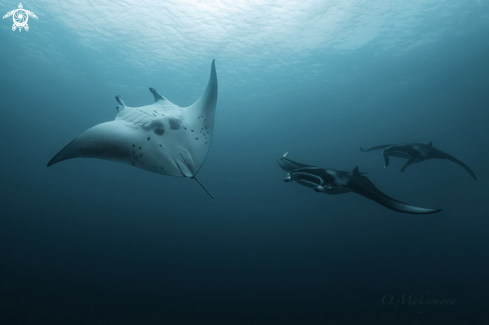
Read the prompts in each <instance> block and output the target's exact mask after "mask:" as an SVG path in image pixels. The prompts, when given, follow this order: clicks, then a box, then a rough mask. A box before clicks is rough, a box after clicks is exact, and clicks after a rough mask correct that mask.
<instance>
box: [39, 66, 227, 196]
mask: <svg viewBox="0 0 489 325" xmlns="http://www.w3.org/2000/svg"><path fill="white" fill-rule="evenodd" d="M217 88H218V87H217V76H216V67H215V60H213V61H212V64H211V72H210V77H209V81H208V83H207V88H206V89H205V91H204V93H203V94H202V95H201V96H200V98H199V99H197V101H196V102H195V103H193V104H192V105H190V106H188V107H180V106H177V105H175V104H173V103H172V102H170V101H169V100H168V99H166V98H165V97H164V96H162V95H161V94H160V93H159V92H158V91H157V90H156V89H154V88H150V89H149V90H150V91H151V93H152V94H153V96H154V103H153V104H150V105H146V106H141V107H129V106H126V104H125V103H124V101H123V100H122V99H121V98H120V97H119V96H116V100H117V102H118V103H119V106H117V107H116V109H117V115H116V117H115V120H113V121H110V122H105V123H102V124H98V125H95V126H94V127H92V128H90V129H88V130H86V131H85V132H83V133H82V134H80V135H79V136H77V137H76V138H75V139H74V140H73V141H71V142H70V143H69V144H68V145H67V146H66V147H64V148H63V149H62V150H61V151H60V152H58V153H57V154H56V155H55V156H54V157H53V159H51V160H50V161H49V163H48V166H51V165H54V164H56V163H58V162H60V161H63V160H67V159H71V158H98V159H105V160H110V161H115V162H119V163H123V164H127V165H131V166H135V167H138V168H141V169H144V170H147V171H150V172H153V173H158V174H163V175H170V176H177V177H190V178H193V179H195V180H196V181H197V182H198V183H199V184H200V185H201V186H202V188H203V189H204V190H205V191H206V192H207V193H208V194H209V195H210V196H211V197H212V198H214V196H213V195H212V194H211V193H210V192H209V191H208V190H207V189H206V188H205V187H204V186H203V185H202V183H200V181H199V180H198V179H197V177H196V176H197V173H198V172H199V170H200V168H201V167H202V164H203V163H204V160H205V158H206V156H207V152H208V151H209V147H210V145H211V142H212V135H213V130H214V115H215V111H216V103H217Z"/></svg>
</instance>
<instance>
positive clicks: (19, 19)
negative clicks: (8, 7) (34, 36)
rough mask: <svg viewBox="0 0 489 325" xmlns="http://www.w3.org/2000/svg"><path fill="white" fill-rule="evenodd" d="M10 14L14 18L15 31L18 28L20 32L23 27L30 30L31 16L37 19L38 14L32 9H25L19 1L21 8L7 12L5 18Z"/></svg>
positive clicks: (13, 27)
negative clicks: (29, 21)
mask: <svg viewBox="0 0 489 325" xmlns="http://www.w3.org/2000/svg"><path fill="white" fill-rule="evenodd" d="M10 16H13V20H14V24H13V25H12V30H13V31H15V30H16V29H17V28H18V29H19V32H21V31H22V28H24V29H25V30H26V31H29V25H27V21H28V20H29V16H31V17H32V18H36V19H37V16H36V15H35V14H34V13H33V12H32V11H29V10H25V9H24V6H22V3H19V9H15V10H12V11H9V12H7V14H6V15H5V16H3V18H7V17H10Z"/></svg>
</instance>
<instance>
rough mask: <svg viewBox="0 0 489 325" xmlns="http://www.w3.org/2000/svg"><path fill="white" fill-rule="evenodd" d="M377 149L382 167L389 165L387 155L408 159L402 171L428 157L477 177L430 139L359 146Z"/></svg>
mask: <svg viewBox="0 0 489 325" xmlns="http://www.w3.org/2000/svg"><path fill="white" fill-rule="evenodd" d="M379 149H383V150H382V155H383V156H384V160H385V165H384V168H385V167H387V166H388V165H389V156H391V157H399V158H406V159H408V161H407V162H406V164H405V165H404V166H402V168H401V172H404V171H405V170H406V168H408V167H409V166H411V165H412V164H414V163H417V162H421V161H425V160H428V159H447V160H450V161H452V162H454V163H456V164H457V165H459V166H461V167H462V168H463V169H465V171H466V172H467V173H469V175H470V176H472V178H473V179H475V180H476V179H477V177H475V173H474V172H473V171H472V169H470V168H469V166H467V165H466V164H464V163H463V162H461V161H460V160H458V159H457V158H455V157H453V156H451V155H449V154H447V153H444V152H443V151H441V150H438V149H436V148H435V147H433V142H432V141H430V143H428V144H424V143H411V144H404V145H396V144H384V145H381V146H375V147H372V148H369V149H363V148H362V147H360V150H361V151H362V152H367V151H372V150H379Z"/></svg>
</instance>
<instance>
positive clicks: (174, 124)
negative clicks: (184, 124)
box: [168, 118, 181, 130]
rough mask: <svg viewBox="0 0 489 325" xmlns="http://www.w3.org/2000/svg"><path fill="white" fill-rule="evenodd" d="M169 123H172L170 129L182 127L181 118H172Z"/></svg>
mask: <svg viewBox="0 0 489 325" xmlns="http://www.w3.org/2000/svg"><path fill="white" fill-rule="evenodd" d="M168 123H169V124H170V129H172V130H178V129H179V128H180V124H181V121H180V119H179V118H170V119H168Z"/></svg>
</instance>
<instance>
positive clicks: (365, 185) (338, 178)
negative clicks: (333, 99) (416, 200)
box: [278, 153, 441, 214]
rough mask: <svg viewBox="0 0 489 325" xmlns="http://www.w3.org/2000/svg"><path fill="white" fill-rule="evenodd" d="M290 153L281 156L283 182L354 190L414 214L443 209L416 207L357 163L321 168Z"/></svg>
mask: <svg viewBox="0 0 489 325" xmlns="http://www.w3.org/2000/svg"><path fill="white" fill-rule="evenodd" d="M286 156H287V153H286V154H285V155H283V156H282V158H280V159H279V160H278V164H279V165H280V167H282V169H283V170H285V171H286V172H288V174H287V176H286V177H285V179H284V182H286V183H288V182H291V181H296V182H297V183H299V184H301V185H304V186H306V187H310V188H312V189H313V190H314V191H315V192H318V193H326V194H333V195H334V194H343V193H348V192H354V193H357V194H360V195H362V196H364V197H366V198H367V199H370V200H373V201H375V202H377V203H379V204H381V205H383V206H385V207H386V208H389V209H391V210H394V211H398V212H404V213H411V214H428V213H436V212H440V211H441V210H440V209H427V208H420V207H416V206H413V205H410V204H407V203H404V202H401V201H398V200H396V199H393V198H391V197H389V196H387V195H386V194H384V193H382V192H381V191H380V190H379V189H378V188H377V187H375V185H374V184H373V183H372V182H371V181H370V180H369V179H368V178H367V177H366V176H362V173H360V171H359V170H358V167H355V169H353V171H352V172H346V171H340V170H336V169H331V168H320V167H315V166H310V165H305V164H301V163H298V162H295V161H293V160H290V159H288V158H287V157H286Z"/></svg>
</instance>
